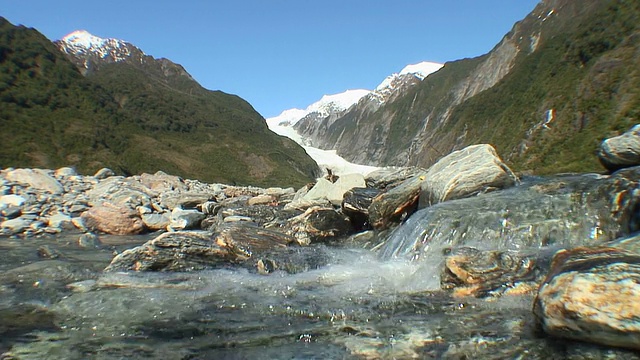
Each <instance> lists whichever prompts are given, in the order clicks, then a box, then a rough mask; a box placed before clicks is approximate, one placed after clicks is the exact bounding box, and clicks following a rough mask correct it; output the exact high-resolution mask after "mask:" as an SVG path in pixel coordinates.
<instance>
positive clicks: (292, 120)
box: [267, 89, 370, 127]
mask: <svg viewBox="0 0 640 360" xmlns="http://www.w3.org/2000/svg"><path fill="white" fill-rule="evenodd" d="M369 93H370V91H369V90H362V89H357V90H347V91H345V92H342V93H339V94H333V95H324V96H323V97H322V98H321V99H320V100H318V101H316V102H314V103H313V104H311V105H309V106H307V108H306V109H305V110H302V109H297V108H294V109H289V110H285V111H283V112H282V113H280V115H278V116H275V117H272V118H268V119H267V124H269V126H270V127H273V126H275V125H280V126H293V125H295V124H296V123H297V122H298V121H300V119H302V118H304V117H305V116H307V115H309V114H311V113H316V114H317V115H318V116H319V117H326V116H329V115H330V114H335V113H338V112H341V111H345V110H347V109H348V108H350V107H351V106H353V105H354V104H356V103H357V102H358V100H360V99H361V98H362V97H364V96H366V95H367V94H369Z"/></svg>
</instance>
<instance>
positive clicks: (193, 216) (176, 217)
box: [169, 208, 206, 230]
mask: <svg viewBox="0 0 640 360" xmlns="http://www.w3.org/2000/svg"><path fill="white" fill-rule="evenodd" d="M205 216H206V215H205V214H203V213H201V212H200V211H198V210H183V209H181V208H175V209H173V211H171V221H170V223H169V228H170V230H188V229H198V228H200V222H201V221H202V220H203V219H204V218H205Z"/></svg>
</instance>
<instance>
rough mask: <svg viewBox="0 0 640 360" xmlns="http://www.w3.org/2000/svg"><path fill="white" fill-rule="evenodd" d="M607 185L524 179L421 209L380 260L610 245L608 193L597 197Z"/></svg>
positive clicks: (588, 179)
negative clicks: (458, 250) (455, 251)
mask: <svg viewBox="0 0 640 360" xmlns="http://www.w3.org/2000/svg"><path fill="white" fill-rule="evenodd" d="M607 181H608V179H607V178H605V177H601V176H599V175H574V176H561V177H554V178H551V179H546V180H543V179H526V180H525V181H524V182H523V184H522V185H520V186H516V187H513V188H510V189H507V190H503V191H498V192H493V193H488V194H482V195H478V196H475V197H472V198H467V199H460V200H453V201H447V202H444V203H440V204H437V205H435V206H431V207H428V208H424V209H422V210H419V211H418V212H416V213H415V214H413V215H412V216H411V217H410V218H409V219H408V220H407V221H406V223H404V224H402V225H401V226H399V227H398V228H397V229H396V230H395V232H394V233H393V234H392V235H391V236H390V238H389V240H388V241H387V243H386V244H385V245H384V246H383V247H382V248H381V250H380V253H379V255H380V258H381V259H383V260H388V259H394V258H403V259H412V260H417V259H425V260H426V259H428V260H426V261H429V262H435V263H438V262H439V261H442V258H443V256H442V253H443V252H444V251H446V250H447V249H450V248H455V247H460V246H471V247H475V248H478V249H481V250H516V251H527V250H535V251H537V250H539V249H542V248H559V247H568V246H577V245H587V244H590V243H599V242H604V241H607V240H612V239H614V238H615V237H617V236H619V233H620V224H618V223H617V222H615V221H612V219H611V213H612V212H611V210H610V208H611V193H607V192H606V191H598V190H599V189H601V188H602V187H603V185H607V183H609V185H610V183H611V181H609V182H607ZM434 265H435V264H434Z"/></svg>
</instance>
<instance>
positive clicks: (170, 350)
mask: <svg viewBox="0 0 640 360" xmlns="http://www.w3.org/2000/svg"><path fill="white" fill-rule="evenodd" d="M578 180H579V181H573V180H570V179H569V178H567V179H565V180H563V181H564V182H563V184H564V185H563V186H560V187H557V186H556V187H554V190H553V191H552V192H549V191H546V190H545V191H540V187H535V186H538V185H539V184H538V185H537V184H536V183H535V182H534V183H531V184H525V185H523V186H522V187H521V188H519V189H515V190H509V191H505V192H501V193H494V194H486V195H482V196H479V197H477V198H474V199H471V200H467V201H463V200H459V201H453V202H450V203H444V204H441V205H438V206H435V207H433V208H431V209H425V210H421V211H419V212H418V213H416V214H414V216H412V217H410V218H409V220H408V221H407V223H405V224H404V225H403V226H401V227H400V228H398V230H397V231H396V233H394V234H393V236H392V237H391V239H390V240H389V241H388V242H387V244H386V245H385V246H384V247H383V248H382V249H381V250H380V254H375V253H372V252H370V251H366V250H362V249H350V248H327V249H326V251H327V252H328V253H329V256H330V259H331V261H330V264H329V265H327V266H325V267H323V268H320V269H317V270H313V271H308V272H304V273H299V274H286V273H281V272H276V273H273V274H270V275H268V276H264V275H259V274H255V273H251V272H248V271H247V270H244V269H237V268H227V269H217V270H207V271H199V272H191V273H133V272H132V273H102V272H101V270H102V269H103V268H104V267H105V266H106V265H107V264H108V263H109V261H110V260H111V258H112V257H113V254H114V252H119V251H122V250H123V249H126V248H129V247H132V246H135V245H137V244H140V243H142V242H144V241H145V240H147V239H148V238H150V237H151V235H149V236H147V237H102V238H101V240H102V245H101V246H100V247H96V248H82V247H79V246H78V245H77V241H76V239H77V237H78V235H73V234H67V235H64V236H56V237H50V238H41V239H1V240H0V253H1V254H2V261H1V262H0V271H1V273H2V275H0V353H4V355H3V357H2V358H3V359H226V358H228V359H311V358H312V359H377V358H382V359H393V358H395V359H406V358H426V359H440V358H445V359H567V358H569V359H600V358H602V359H605V358H621V359H623V358H625V359H637V358H638V357H637V356H636V355H635V354H633V353H631V352H627V351H624V350H615V349H607V348H600V347H596V346H591V345H589V344H580V343H575V342H568V341H557V340H553V339H549V338H547V337H545V336H543V335H542V334H540V333H539V331H538V329H537V328H536V326H535V321H534V318H533V315H532V313H531V304H532V298H531V295H521V296H505V297H502V298H497V299H489V300H486V299H472V298H463V299H456V298H452V297H451V296H450V295H448V294H447V293H445V292H442V291H440V290H439V286H440V284H439V277H438V274H439V271H440V263H441V262H442V250H443V249H444V248H446V247H455V246H460V245H467V246H468V245H473V246H478V247H481V248H486V249H509V250H535V249H537V250H540V249H547V248H548V249H555V248H557V247H560V246H567V245H572V244H574V243H575V241H574V240H573V239H577V238H582V239H583V240H584V239H587V240H586V241H587V242H589V241H591V240H592V241H594V242H596V241H600V240H602V237H606V236H607V234H608V233H614V232H616V231H618V229H614V227H613V225H608V224H607V222H606V219H604V218H603V217H602V216H601V215H599V213H598V211H600V210H598V209H601V208H602V207H603V206H604V205H603V204H604V203H599V202H598V201H600V200H598V199H591V198H589V196H590V195H589V194H591V193H592V192H593V188H592V187H591V184H592V182H597V181H600V180H599V179H598V178H597V177H592V178H586V179H578ZM579 184H581V185H579ZM576 187H581V188H580V189H577V190H576ZM532 189H533V190H532ZM545 189H547V188H545ZM547 190H548V189H547ZM578 193H579V194H581V195H580V196H576V194H578ZM536 194H537V195H536ZM584 199H587V200H584ZM587 203H588V204H587ZM438 209H440V210H438ZM524 213H527V214H529V215H523V214H524ZM574 213H575V214H576V215H573V214H574ZM577 213H579V214H577ZM490 214H493V215H490ZM558 214H563V215H562V216H558ZM612 236H613V235H612ZM598 238H600V239H598ZM428 249H431V250H429V251H428ZM45 250H46V251H45ZM39 253H40V254H41V255H42V254H43V253H44V254H54V256H55V255H58V257H57V258H55V259H44V258H42V257H40V256H39V255H38V254H39ZM70 285H71V286H70Z"/></svg>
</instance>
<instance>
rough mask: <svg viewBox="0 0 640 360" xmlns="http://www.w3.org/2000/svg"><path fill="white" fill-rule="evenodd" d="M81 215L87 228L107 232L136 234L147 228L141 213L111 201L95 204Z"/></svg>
mask: <svg viewBox="0 0 640 360" xmlns="http://www.w3.org/2000/svg"><path fill="white" fill-rule="evenodd" d="M81 217H82V220H83V221H84V225H85V226H86V227H87V228H89V229H91V230H95V231H101V232H104V233H107V234H112V235H136V234H140V233H142V232H144V231H145V230H146V228H145V226H144V222H142V219H141V218H140V214H139V213H137V212H136V211H134V210H132V209H130V208H128V207H124V206H118V205H114V204H111V203H106V202H105V203H103V204H102V205H99V206H94V207H92V208H91V209H89V210H87V211H85V212H83V213H82V215H81Z"/></svg>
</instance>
